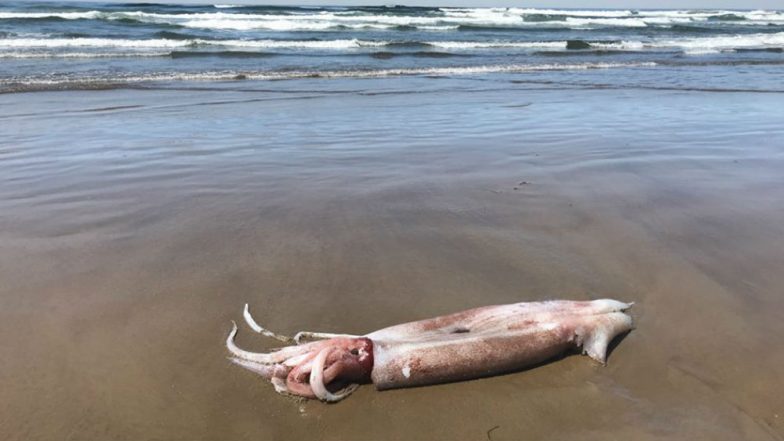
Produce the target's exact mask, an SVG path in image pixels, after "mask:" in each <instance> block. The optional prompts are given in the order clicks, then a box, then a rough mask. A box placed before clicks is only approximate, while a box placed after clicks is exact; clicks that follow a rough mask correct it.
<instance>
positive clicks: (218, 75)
mask: <svg viewBox="0 0 784 441" xmlns="http://www.w3.org/2000/svg"><path fill="white" fill-rule="evenodd" d="M653 66H656V63H651V62H646V63H576V64H537V65H532V64H508V65H505V64H499V65H484V66H464V67H430V68H403V69H376V70H333V71H286V72H276V71H257V72H236V71H210V72H198V73H190V72H161V73H150V74H139V75H125V76H123V75H114V76H112V77H109V78H104V77H89V76H81V77H73V78H47V77H42V78H25V79H20V80H15V79H6V80H2V79H0V86H3V85H10V84H26V85H31V86H46V85H53V86H54V85H66V86H67V85H68V84H69V83H71V84H89V83H106V82H115V83H138V82H149V81H229V80H236V79H237V78H238V77H240V76H241V77H242V78H243V79H247V80H293V79H302V78H314V77H318V78H383V77H390V76H412V75H437V76H458V75H477V74H492V73H525V72H540V71H563V70H592V69H623V68H641V67H653Z"/></svg>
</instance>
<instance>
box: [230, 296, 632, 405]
mask: <svg viewBox="0 0 784 441" xmlns="http://www.w3.org/2000/svg"><path fill="white" fill-rule="evenodd" d="M631 306H632V303H623V302H619V301H617V300H611V299H601V300H593V301H568V300H553V301H545V302H529V303H514V304H511V305H497V306H485V307H481V308H475V309H470V310H467V311H463V312H458V313H454V314H450V315H445V316H441V317H435V318H431V319H426V320H420V321H416V322H410V323H404V324H401V325H396V326H390V327H388V328H384V329H380V330H378V331H375V332H371V333H369V334H365V335H346V334H328V333H321V332H300V333H298V334H297V335H295V336H294V337H286V336H281V335H279V334H276V333H274V332H271V331H269V330H267V329H264V328H263V327H261V326H259V325H258V324H257V323H256V321H255V320H254V319H253V317H252V316H251V315H250V312H249V311H248V305H245V311H244V314H243V315H244V317H245V321H246V322H247V324H248V325H249V326H250V327H251V329H253V330H254V331H256V332H257V333H260V334H263V335H266V336H268V337H272V338H275V339H278V340H281V341H283V342H286V343H289V344H290V345H289V346H285V347H283V348H281V349H278V350H275V351H271V352H266V353H261V352H249V351H246V350H243V349H240V348H239V347H237V345H236V344H235V343H234V337H235V336H236V335H237V326H236V324H235V325H234V326H233V328H232V330H231V332H230V333H229V336H228V338H227V339H226V347H227V348H228V349H229V352H231V354H232V357H231V358H230V360H231V361H233V362H234V363H236V364H238V365H240V366H242V367H244V368H246V369H248V370H251V371H253V372H255V373H257V374H259V375H261V376H262V377H264V378H265V379H268V380H270V382H271V383H272V385H273V386H274V387H275V390H277V391H278V392H280V393H285V394H291V395H296V396H300V397H305V398H317V399H320V400H322V401H330V402H334V401H339V400H341V399H343V398H345V397H347V396H348V395H349V394H351V392H353V391H354V390H355V389H356V388H357V387H358V385H359V384H363V383H371V382H372V383H373V384H374V385H375V386H376V388H377V389H379V390H383V389H393V388H400V387H409V386H423V385H427V384H435V383H444V382H451V381H459V380H469V379H473V378H479V377H486V376H491V375H497V374H502V373H506V372H512V371H515V370H519V369H522V368H525V367H528V366H532V365H535V364H537V363H541V362H543V361H546V360H548V359H550V358H553V357H555V356H557V355H560V354H562V353H565V352H567V351H569V350H570V349H571V350H573V349H577V348H582V352H583V353H584V354H588V356H589V357H591V358H593V359H594V360H596V361H598V362H599V363H602V364H604V362H605V358H606V354H607V345H608V344H609V343H610V341H612V340H613V338H615V337H616V336H617V335H619V334H622V333H625V332H627V331H629V330H631V329H632V327H633V325H632V318H631V317H630V316H629V315H628V314H626V313H625V312H624V311H625V310H627V309H629V308H630V307H631Z"/></svg>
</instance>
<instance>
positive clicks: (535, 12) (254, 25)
mask: <svg viewBox="0 0 784 441" xmlns="http://www.w3.org/2000/svg"><path fill="white" fill-rule="evenodd" d="M215 7H216V8H219V9H226V8H230V7H233V5H215ZM730 15H734V16H737V17H739V18H740V20H737V21H732V24H733V25H768V24H784V14H782V13H780V12H776V11H762V10H757V11H724V10H715V11H638V12H635V11H630V10H627V11H598V10H597V11H588V10H559V9H530V8H528V9H523V8H442V9H441V10H440V14H415V13H412V14H410V15H385V14H372V13H358V12H357V11H356V10H351V9H348V10H345V11H334V10H330V11H325V10H321V11H318V10H315V11H307V12H296V13H290V14H280V13H270V14H263V13H249V12H243V11H238V12H223V11H216V12H199V13H179V14H166V13H153V12H144V11H133V10H129V11H116V12H102V11H81V12H56V11H53V12H0V20H2V19H15V18H16V19H18V18H47V17H52V18H62V19H68V20H75V19H103V20H120V19H133V20H138V21H142V22H150V23H160V24H174V25H180V26H186V27H191V28H201V29H229V30H240V31H244V30H254V29H263V30H271V31H304V30H311V31H323V30H327V29H331V28H336V27H346V28H350V29H389V28H394V27H398V26H410V27H416V28H420V29H428V30H450V29H454V28H455V27H457V26H461V25H469V26H488V27H522V28H525V27H537V26H557V27H564V28H591V27H645V26H652V25H655V26H667V25H675V24H684V23H702V22H706V21H708V20H715V19H717V18H719V19H720V18H721V17H722V16H727V17H729V16H730ZM534 16H536V17H537V19H536V20H527V18H531V17H534ZM548 16H550V17H549V19H548Z"/></svg>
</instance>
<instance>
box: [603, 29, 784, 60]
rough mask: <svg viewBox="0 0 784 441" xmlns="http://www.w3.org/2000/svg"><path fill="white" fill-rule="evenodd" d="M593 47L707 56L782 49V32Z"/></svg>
mask: <svg viewBox="0 0 784 441" xmlns="http://www.w3.org/2000/svg"><path fill="white" fill-rule="evenodd" d="M592 46H593V47H599V48H605V49H620V50H645V49H654V50H655V49H675V50H682V51H684V52H686V53H688V54H695V55H696V54H707V53H716V52H721V51H727V50H732V49H755V48H779V47H784V32H778V33H775V34H749V35H734V36H723V37H698V38H683V39H671V40H658V41H649V42H642V41H621V42H617V43H593V44H592Z"/></svg>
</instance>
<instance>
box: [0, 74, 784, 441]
mask: <svg viewBox="0 0 784 441" xmlns="http://www.w3.org/2000/svg"><path fill="white" fill-rule="evenodd" d="M374 81H377V82H374ZM384 81H385V80H372V81H367V82H364V81H359V80H357V81H354V82H351V81H347V82H346V83H332V84H333V85H335V84H337V85H339V86H340V87H338V86H331V87H337V88H339V89H341V88H342V89H341V91H340V92H339V93H337V92H336V93H329V94H328V93H320V92H318V91H317V89H318V88H317V87H316V86H318V85H319V83H318V81H315V80H314V82H313V85H314V87H313V89H312V90H305V89H307V86H308V85H309V84H308V83H307V82H304V83H299V84H298V85H297V86H296V87H294V86H290V85H287V84H284V85H281V86H276V87H279V88H280V90H276V91H266V92H258V91H253V90H245V91H229V90H203V91H198V90H172V91H81V92H49V93H33V94H13V95H2V96H0V109H1V110H0V139H3V141H2V143H0V281H2V282H1V283H0V348H1V349H0V351H2V357H0V391H2V396H3V399H2V400H0V438H2V439H5V440H9V441H10V440H50V439H62V440H106V439H113V440H139V439H145V440H157V439H160V440H185V439H188V440H201V439H204V440H216V439H221V440H241V439H254V440H258V439H267V440H276V439H280V440H284V439H319V440H408V439H416V440H419V439H421V440H431V439H445V440H446V439H459V440H486V439H492V440H519V439H523V438H526V439H539V438H547V439H580V440H606V439H635V440H649V439H689V440H695V439H697V440H700V439H704V440H738V439H748V440H776V439H782V438H784V394H782V385H783V384H784V373H783V372H784V371H782V368H781V367H782V366H784V349H782V348H784V346H782V344H781V341H782V339H783V338H784V324H782V323H783V319H784V296H782V287H784V271H782V268H784V185H783V184H784V183H783V182H782V175H781V170H783V169H784V153H783V152H784V150H782V147H784V129H782V127H781V124H780V122H781V121H782V113H784V111H782V109H781V106H780V104H781V98H780V95H778V94H744V93H723V94H722V93H717V94H710V93H700V92H677V91H676V92H668V91H623V90H620V91H612V90H574V91H563V90H539V89H536V88H526V87H524V86H519V85H518V86H509V85H496V86H498V87H496V88H495V89H494V88H493V87H489V86H487V85H485V84H479V83H476V84H474V83H470V82H468V81H466V82H465V83H461V84H465V85H464V86H461V87H462V89H460V88H457V89H458V90H454V88H453V89H450V91H449V92H445V91H444V89H443V88H440V87H438V86H435V85H434V86H428V84H429V83H427V80H426V79H417V80H414V79H409V80H406V81H412V82H413V81H421V82H422V85H421V87H420V90H421V92H420V93H418V94H414V95H412V94H410V93H408V94H407V93H395V90H394V88H395V86H396V84H395V82H394V81H391V80H390V81H387V82H384ZM281 84H282V83H281ZM382 84H383V85H384V86H383V87H389V88H390V90H389V93H386V94H366V93H363V92H362V91H363V90H365V89H363V88H366V89H367V90H373V89H374V88H375V89H377V88H379V87H382V86H380V85H382ZM515 87H517V88H515ZM294 89H297V90H294ZM475 89H476V90H475ZM480 89H481V90H480ZM556 89H557V88H556ZM477 91H478V92H477ZM522 104H526V105H525V106H523V105H522ZM522 182H525V183H522ZM601 297H614V298H617V299H619V300H624V301H634V302H636V304H635V306H634V308H633V311H632V313H633V315H634V317H635V320H636V323H637V329H636V330H635V331H633V332H632V333H630V334H629V335H627V336H626V337H625V338H624V339H623V340H622V341H621V342H620V343H619V344H618V345H617V346H616V347H615V349H614V350H613V352H612V353H611V355H610V357H609V360H608V366H606V367H602V366H598V365H596V364H595V363H593V362H592V361H591V360H590V359H588V358H587V357H582V356H577V355H574V356H569V357H566V358H564V359H562V360H559V361H556V362H553V363H550V364H546V365H543V366H540V367H537V368H535V369H530V370H526V371H523V372H518V373H514V374H510V375H503V376H498V377H493V378H487V379H481V380H476V381H468V382H462V383H454V384H448V385H439V386H432V387H422V388H416V389H408V390H405V389H404V390H393V391H385V392H377V391H375V390H374V389H373V388H372V386H364V387H362V388H360V390H358V391H357V392H355V393H354V394H353V395H352V396H351V397H350V398H349V399H347V400H345V401H344V402H341V403H338V404H336V405H325V404H322V403H318V402H301V401H296V400H292V399H289V398H286V397H283V396H280V395H278V394H276V393H274V391H273V389H272V387H271V386H270V385H269V384H268V383H265V382H263V381H261V380H260V379H258V378H257V377H255V376H254V374H252V373H250V372H247V371H245V370H243V369H240V368H238V367H236V366H233V365H231V364H230V363H229V362H228V360H227V359H226V355H227V354H226V351H225V348H224V346H223V342H224V339H225V336H226V334H227V332H228V330H229V327H230V323H231V320H237V319H240V318H241V308H242V306H243V304H244V303H245V302H248V303H250V305H251V307H252V309H253V310H254V315H255V316H256V317H257V319H258V320H259V321H260V322H262V323H263V324H264V325H266V326H268V327H269V328H271V329H274V330H276V331H279V332H282V333H294V332H296V331H299V330H318V331H334V332H347V333H364V332H368V331H371V330H374V329H377V328H381V327H384V326H387V325H391V324H395V323H399V322H404V321H410V320H415V319H420V318H426V317H431V316H435V315H440V314H445V313H449V312H453V311H457V310H461V309H466V308H470V307H474V306H479V305H486V304H497V303H509V302H517V301H526V300H541V299H549V298H569V299H592V298H601ZM239 342H240V343H241V344H242V345H243V346H245V347H248V348H252V349H263V348H265V347H272V346H274V341H272V342H271V341H266V340H264V339H263V338H261V337H258V336H255V335H251V334H250V333H248V332H244V333H241V334H240V336H239Z"/></svg>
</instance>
